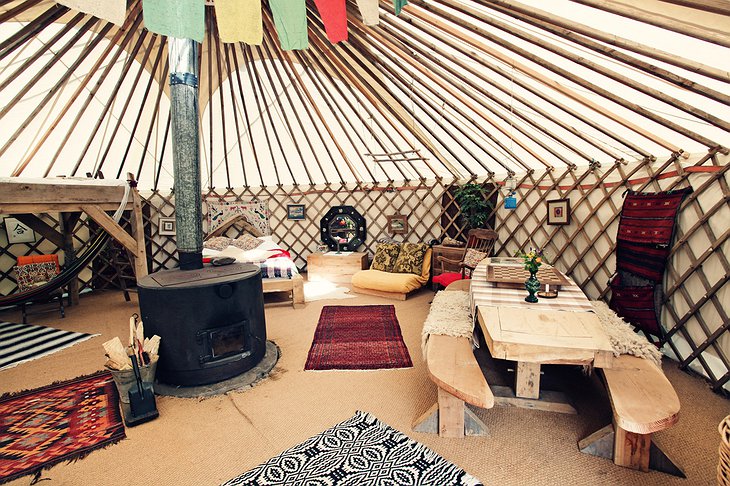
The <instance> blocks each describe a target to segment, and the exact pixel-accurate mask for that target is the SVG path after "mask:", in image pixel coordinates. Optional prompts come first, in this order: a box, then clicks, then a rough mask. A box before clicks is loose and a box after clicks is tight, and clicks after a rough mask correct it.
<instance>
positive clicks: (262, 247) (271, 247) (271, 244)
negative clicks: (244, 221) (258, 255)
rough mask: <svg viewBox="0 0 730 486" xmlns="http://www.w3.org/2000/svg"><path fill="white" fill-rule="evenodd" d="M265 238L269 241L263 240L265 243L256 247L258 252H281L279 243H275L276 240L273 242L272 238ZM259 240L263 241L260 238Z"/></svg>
mask: <svg viewBox="0 0 730 486" xmlns="http://www.w3.org/2000/svg"><path fill="white" fill-rule="evenodd" d="M264 238H268V239H267V240H262V241H263V243H261V244H260V245H259V246H257V247H256V249H257V250H281V247H280V246H279V245H278V244H277V243H274V240H272V239H271V237H270V236H268V237H267V236H265V237H264ZM259 239H261V237H259Z"/></svg>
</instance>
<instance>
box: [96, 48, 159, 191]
mask: <svg viewBox="0 0 730 486" xmlns="http://www.w3.org/2000/svg"><path fill="white" fill-rule="evenodd" d="M158 38H159V39H161V41H162V42H160V44H159V46H158V48H157V57H156V58H155V62H154V65H153V66H152V70H151V71H150V74H149V78H148V80H147V87H146V88H145V91H144V95H142V100H141V101H140V105H139V110H138V111H137V118H136V119H135V120H134V125H132V129H131V130H130V132H129V140H128V141H127V146H126V147H125V149H124V154H123V155H122V156H121V157H120V159H119V160H120V163H122V164H123V163H124V161H126V160H127V156H128V155H129V150H130V149H131V148H132V143H133V142H134V134H135V133H136V132H137V127H138V126H139V123H140V120H141V119H142V113H143V112H144V110H143V109H142V108H143V107H144V106H145V104H146V103H147V97H148V96H149V93H150V90H151V89H152V83H153V82H155V81H156V80H157V79H163V78H164V77H166V76H167V74H168V72H169V61H168V60H167V59H165V65H164V67H163V68H162V77H160V78H156V77H155V75H154V73H155V71H157V70H158V69H159V66H160V60H161V59H162V54H163V53H164V52H165V51H166V50H167V48H166V47H165V44H166V42H165V41H166V39H167V38H166V37H158ZM157 90H158V94H157V97H158V99H159V98H160V96H161V93H162V91H163V87H162V83H157ZM155 106H159V102H158V103H157V104H156V105H155ZM112 142H113V140H110V141H109V146H108V147H107V153H108V152H109V150H110V149H111V144H112ZM142 156H144V153H143V154H142ZM106 160H107V159H106V156H105V157H103V158H102V159H101V161H100V162H99V167H98V170H101V168H102V167H103V165H104V162H106ZM138 175H139V174H138ZM117 177H118V176H117Z"/></svg>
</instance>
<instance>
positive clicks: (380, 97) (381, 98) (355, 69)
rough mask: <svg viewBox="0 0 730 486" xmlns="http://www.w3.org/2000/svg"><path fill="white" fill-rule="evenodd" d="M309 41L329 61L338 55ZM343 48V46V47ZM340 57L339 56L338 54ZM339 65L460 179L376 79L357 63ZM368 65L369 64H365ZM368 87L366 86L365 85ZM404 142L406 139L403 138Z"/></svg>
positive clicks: (363, 92) (340, 68) (358, 86)
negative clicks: (375, 94) (347, 65)
mask: <svg viewBox="0 0 730 486" xmlns="http://www.w3.org/2000/svg"><path fill="white" fill-rule="evenodd" d="M311 40H312V41H313V42H314V44H315V45H316V46H317V47H318V48H319V49H320V51H321V52H323V53H324V54H325V55H326V56H327V57H329V58H330V59H332V58H333V55H334V54H333V53H334V52H337V53H338V54H340V53H339V49H337V50H336V51H335V50H329V49H327V48H326V47H325V46H324V44H323V43H322V41H320V40H319V39H317V38H316V37H312V38H311ZM343 47H345V46H343ZM340 55H341V54H340ZM350 55H351V56H352V58H353V59H354V58H356V57H361V56H358V53H357V52H353V53H351V54H350ZM336 64H338V65H339V70H340V72H341V73H342V74H343V75H344V76H345V77H346V78H347V79H348V80H349V81H350V82H351V83H352V84H353V85H354V86H355V87H356V88H357V89H358V90H359V91H360V92H361V93H362V94H363V95H365V96H366V97H367V98H368V99H369V100H370V102H371V103H373V104H374V105H375V106H384V107H386V108H387V110H388V113H390V115H392V116H393V117H395V118H396V119H397V120H398V122H400V123H402V124H403V126H407V127H409V130H410V131H411V133H413V135H414V136H415V137H416V138H417V139H418V141H419V142H420V143H422V144H423V145H424V146H425V147H426V148H428V150H429V151H430V152H431V153H432V154H433V155H434V156H435V157H436V158H437V159H438V160H439V162H441V164H442V165H443V166H444V167H445V168H446V169H447V170H448V171H449V172H450V173H451V174H452V175H454V177H460V175H459V171H457V170H456V168H455V167H454V166H453V165H452V164H451V162H450V161H449V160H448V159H446V158H445V157H444V156H443V154H441V152H440V150H438V148H437V147H436V146H435V145H434V144H433V143H432V142H431V141H430V140H429V139H428V137H426V135H425V134H424V133H423V132H421V130H420V129H419V128H417V127H416V126H415V123H414V120H413V118H412V117H410V116H409V115H408V113H407V112H406V110H405V109H404V108H403V106H401V104H400V103H399V102H398V100H396V99H395V98H394V97H393V96H392V95H390V93H388V92H387V90H385V89H383V88H382V86H381V84H380V83H379V82H378V81H376V79H375V78H374V77H373V76H372V75H371V74H370V73H368V72H366V71H365V70H364V69H363V68H361V67H359V66H358V65H357V63H351V64H350V65H349V68H350V69H347V68H346V67H345V65H344V63H343V62H342V61H340V60H339V59H337V63H336ZM367 64H369V63H367ZM353 73H357V75H358V76H360V77H361V78H358V77H356V76H355V75H354V74H353ZM365 83H367V85H368V86H369V89H368V86H366V84H365ZM373 92H375V93H377V98H376V97H375V96H374V95H373ZM403 138H404V140H405V139H406V137H403Z"/></svg>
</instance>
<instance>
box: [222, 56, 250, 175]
mask: <svg viewBox="0 0 730 486" xmlns="http://www.w3.org/2000/svg"><path fill="white" fill-rule="evenodd" d="M235 48H236V45H235V44H231V43H227V42H224V43H223V53H224V54H225V61H226V70H227V71H228V73H229V75H228V76H226V78H227V79H228V89H229V90H230V92H231V108H232V109H233V123H234V125H235V126H236V146H237V147H238V154H239V156H240V157H241V173H242V174H243V185H244V187H248V175H247V174H246V165H245V164H244V157H243V145H242V144H241V138H242V135H241V127H240V124H239V123H238V103H236V91H235V89H234V88H233V65H232V64H231V55H230V50H231V49H235ZM220 89H223V87H222V86H221V88H220Z"/></svg>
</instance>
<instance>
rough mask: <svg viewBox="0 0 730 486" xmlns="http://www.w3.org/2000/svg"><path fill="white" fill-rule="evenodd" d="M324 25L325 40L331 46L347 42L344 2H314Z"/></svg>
mask: <svg viewBox="0 0 730 486" xmlns="http://www.w3.org/2000/svg"><path fill="white" fill-rule="evenodd" d="M314 3H315V5H317V10H318V11H319V16H320V17H321V18H322V23H324V31H325V32H326V33H327V39H329V41H330V42H331V43H333V44H336V43H337V42H342V41H346V40H347V12H346V10H345V0H314Z"/></svg>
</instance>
